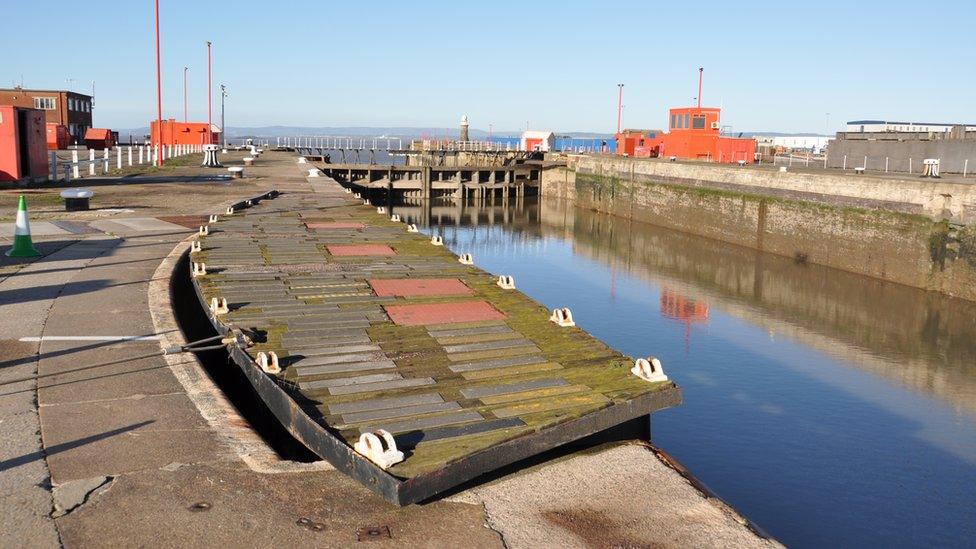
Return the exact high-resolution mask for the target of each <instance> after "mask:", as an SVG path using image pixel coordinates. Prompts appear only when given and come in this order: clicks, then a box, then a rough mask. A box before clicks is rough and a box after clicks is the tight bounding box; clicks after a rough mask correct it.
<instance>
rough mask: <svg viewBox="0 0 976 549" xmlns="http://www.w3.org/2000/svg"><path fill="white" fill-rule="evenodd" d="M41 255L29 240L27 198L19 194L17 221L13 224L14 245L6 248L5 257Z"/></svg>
mask: <svg viewBox="0 0 976 549" xmlns="http://www.w3.org/2000/svg"><path fill="white" fill-rule="evenodd" d="M38 255H41V252H38V251H37V249H36V248H34V243H33V242H32V241H31V235H30V222H29V221H28V220H27V200H26V199H25V198H24V195H20V201H19V202H18V203H17V222H16V223H15V224H14V245H13V247H12V248H10V249H9V250H7V257H35V256H38Z"/></svg>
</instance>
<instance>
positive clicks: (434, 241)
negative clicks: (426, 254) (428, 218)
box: [430, 234, 444, 246]
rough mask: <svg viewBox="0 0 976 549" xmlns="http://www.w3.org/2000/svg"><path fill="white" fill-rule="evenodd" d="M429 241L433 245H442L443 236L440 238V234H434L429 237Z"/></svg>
mask: <svg viewBox="0 0 976 549" xmlns="http://www.w3.org/2000/svg"><path fill="white" fill-rule="evenodd" d="M430 243H431V244H433V245H434V246H443V245H444V238H442V237H441V236H440V235H436V234H435V235H434V236H432V237H430Z"/></svg>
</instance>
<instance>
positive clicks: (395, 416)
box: [191, 178, 681, 504]
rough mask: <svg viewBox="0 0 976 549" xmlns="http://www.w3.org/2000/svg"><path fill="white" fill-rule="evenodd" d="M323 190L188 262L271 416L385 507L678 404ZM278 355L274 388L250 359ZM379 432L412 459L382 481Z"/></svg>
mask: <svg viewBox="0 0 976 549" xmlns="http://www.w3.org/2000/svg"><path fill="white" fill-rule="evenodd" d="M321 185H322V189H321V192H317V193H290V194H281V195H277V196H273V195H274V194H276V193H274V192H272V193H269V194H268V195H262V196H261V197H255V199H253V200H251V201H248V202H250V205H249V204H248V202H242V203H239V204H237V205H236V206H237V207H236V208H235V212H234V213H233V214H230V215H223V214H222V215H220V216H219V219H218V221H216V222H215V223H211V224H210V225H209V231H210V232H209V235H207V236H199V237H198V240H199V242H200V243H201V247H202V249H201V250H200V251H198V252H194V253H192V254H191V261H193V262H200V263H204V264H205V265H206V269H207V274H206V275H205V276H200V277H194V279H193V280H194V282H195V288H196V290H197V295H198V297H199V298H200V300H201V303H202V304H204V307H205V308H206V306H207V304H209V303H210V300H211V298H225V299H226V300H227V301H228V304H229V308H230V312H229V313H227V314H222V315H218V316H214V317H212V320H213V322H214V325H215V326H216V327H217V329H218V330H220V331H221V332H224V333H230V334H234V335H235V336H236V338H237V340H236V343H235V344H234V345H232V348H231V354H232V356H233V357H234V359H235V362H237V364H238V366H240V367H241V368H242V370H244V372H245V374H246V375H247V377H248V378H249V379H250V380H251V382H252V384H253V385H254V387H255V390H256V392H257V394H258V395H260V397H261V398H262V399H263V400H264V401H265V403H266V404H267V406H268V408H269V410H270V411H271V412H273V413H274V414H275V415H276V416H277V417H278V419H279V420H280V421H282V423H283V424H284V425H285V426H286V428H288V429H289V431H291V432H292V433H293V434H294V435H295V436H296V437H297V438H298V439H299V440H301V441H302V442H304V443H305V444H306V445H307V446H308V447H309V448H310V449H312V450H313V451H315V452H316V453H318V454H319V455H321V456H322V457H323V458H325V459H327V460H329V461H330V462H332V463H333V464H334V465H336V467H337V468H339V469H340V470H343V471H345V472H347V473H349V474H351V475H352V476H354V477H355V478H357V479H359V480H360V481H361V482H363V483H364V484H365V485H366V486H367V487H369V488H370V489H372V490H374V491H377V492H379V493H380V494H382V495H384V496H385V497H386V498H387V499H388V500H390V501H392V502H394V503H398V504H406V503H411V502H414V501H418V500H421V499H425V498H428V497H430V496H433V495H435V494H437V493H438V492H440V491H443V490H445V489H447V488H450V487H452V486H455V485H457V484H460V483H462V482H464V481H467V480H469V479H471V478H474V477H476V476H478V475H480V474H483V473H485V472H487V471H491V470H493V469H497V468H499V467H501V466H503V465H506V464H509V463H512V462H514V461H516V460H519V459H523V458H525V457H529V456H532V455H535V454H538V453H540V452H543V451H545V450H547V449H550V448H552V447H555V446H558V445H560V444H563V443H566V442H569V441H572V440H575V439H578V438H581V437H583V436H586V435H589V434H592V433H594V432H598V431H601V430H604V429H607V428H609V427H612V426H614V425H618V424H620V423H623V422H625V421H628V420H631V419H633V418H636V417H640V416H642V415H646V414H649V413H651V412H652V411H655V410H658V409H661V408H664V407H668V406H673V405H676V404H678V403H679V402H680V400H681V395H680V389H678V388H677V387H676V386H675V385H674V384H673V383H671V382H670V381H668V382H659V383H649V382H646V381H644V380H642V379H640V378H638V377H636V376H634V375H633V374H632V373H631V371H630V369H631V367H632V366H633V364H634V360H633V359H632V358H629V357H626V356H624V355H622V354H620V353H618V352H616V351H614V350H613V349H610V348H609V347H607V346H606V345H604V344H603V343H602V342H600V341H599V340H597V339H595V338H593V337H592V336H590V335H589V334H587V333H586V332H585V331H583V330H581V329H580V328H578V327H568V328H566V327H559V326H557V325H556V324H554V323H552V322H550V320H549V311H547V310H546V309H544V308H543V307H542V306H541V305H539V304H538V303H536V302H534V301H532V300H531V299H529V298H528V297H526V296H525V295H523V294H522V293H520V292H518V291H517V290H506V289H502V288H501V287H499V286H498V285H497V284H496V277H493V276H491V275H490V274H488V273H486V272H484V271H482V270H480V269H478V268H477V267H474V266H468V265H463V264H461V263H459V261H458V258H457V257H456V256H455V255H454V254H453V253H452V252H451V251H450V250H448V249H447V248H446V247H444V246H435V245H433V244H432V243H431V242H430V238H429V237H428V236H425V235H423V234H419V233H410V232H407V230H406V225H405V224H403V223H395V222H393V221H391V220H390V217H389V215H388V214H379V213H377V209H376V207H371V206H366V205H363V203H362V200H355V199H353V198H352V195H350V194H346V193H345V192H344V191H343V189H342V188H341V187H340V186H339V185H338V184H337V183H336V182H334V181H332V180H331V179H328V178H322V184H321ZM459 251H461V252H463V250H459ZM475 261H477V257H476V258H475ZM246 338H247V339H250V340H251V341H250V342H248V341H246ZM270 351H273V352H274V353H276V354H277V356H278V357H279V359H280V365H281V369H282V370H281V372H280V373H279V374H267V373H264V372H263V371H262V370H261V369H260V368H259V367H258V366H257V365H256V364H255V362H254V361H255V359H256V357H257V356H258V353H260V352H270ZM377 429H385V430H386V431H388V432H390V433H392V434H393V436H394V438H395V440H396V444H397V446H398V448H399V449H400V450H401V451H403V452H404V454H405V459H404V460H403V461H402V462H400V463H397V464H395V465H393V466H392V467H389V468H388V469H386V470H383V469H381V468H379V467H377V466H376V465H375V464H374V463H373V462H371V461H369V460H367V459H365V458H364V457H363V456H361V455H360V454H358V453H357V452H356V451H355V450H353V448H352V446H353V444H354V443H355V442H356V441H357V440H358V439H359V437H360V435H361V434H362V433H364V432H371V431H375V430H377Z"/></svg>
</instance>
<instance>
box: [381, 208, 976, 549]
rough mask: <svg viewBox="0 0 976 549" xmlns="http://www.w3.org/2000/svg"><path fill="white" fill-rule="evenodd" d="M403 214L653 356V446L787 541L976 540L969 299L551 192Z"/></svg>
mask: <svg viewBox="0 0 976 549" xmlns="http://www.w3.org/2000/svg"><path fill="white" fill-rule="evenodd" d="M396 211H397V212H399V213H400V214H401V215H406V216H407V217H408V218H410V219H411V220H412V221H414V222H420V223H421V224H424V225H428V226H429V228H428V229H427V230H428V231H431V232H435V233H438V234H441V235H442V236H443V237H444V241H445V243H447V244H448V245H449V246H450V247H451V248H452V249H454V250H455V251H456V252H459V253H460V252H471V253H473V254H474V257H475V262H476V264H477V265H479V266H480V267H482V268H484V269H486V270H488V271H490V272H492V273H496V274H510V275H513V276H514V277H515V280H516V284H517V286H518V288H519V289H520V290H522V291H523V292H525V293H527V294H528V295H530V296H532V297H533V298H535V299H536V300H538V301H540V302H542V303H544V304H545V305H546V306H548V307H550V308H552V307H556V306H568V307H570V308H571V309H572V311H573V316H574V317H575V319H576V321H577V323H578V324H579V325H580V326H581V327H583V328H584V329H586V330H588V331H589V332H591V333H592V334H594V335H595V336H597V337H599V338H601V339H603V340H604V341H606V342H607V343H609V344H610V345H611V346H613V347H615V348H617V349H619V350H620V351H622V352H624V353H627V354H630V355H632V356H645V355H648V354H653V355H656V356H658V357H660V358H661V359H662V361H663V363H664V367H665V372H666V373H667V374H668V375H669V376H670V377H671V378H672V379H674V380H675V381H676V382H677V383H678V384H679V385H681V386H682V387H683V389H684V404H682V405H681V406H680V407H678V408H675V409H672V410H666V411H663V412H660V413H658V414H655V415H654V420H653V438H654V442H655V444H657V445H658V446H660V447H662V448H664V449H665V450H667V451H668V452H670V453H672V454H673V455H675V456H676V457H677V458H678V459H679V460H680V461H681V462H682V463H683V464H685V465H686V466H687V467H689V469H691V471H693V472H694V473H695V475H696V476H698V477H699V478H700V479H701V480H702V481H703V482H704V483H705V484H707V485H708V486H709V487H710V488H711V489H712V490H714V491H715V492H716V493H717V494H718V495H719V496H721V497H722V498H723V499H725V500H726V501H727V502H729V503H730V504H732V505H733V506H734V507H736V508H737V509H738V510H739V511H741V512H742V513H743V514H745V515H746V516H748V517H749V518H750V519H752V520H753V521H755V522H756V523H757V524H759V525H760V526H761V527H762V528H763V529H765V530H766V531H767V532H769V533H770V534H771V535H772V536H774V537H776V538H777V539H779V540H781V541H783V542H784V543H786V544H787V545H791V546H797V547H824V546H848V547H860V546H865V545H869V544H870V545H878V546H882V547H894V546H903V547H907V546H956V547H958V546H973V545H976V306H974V304H971V303H967V302H963V301H958V300H952V299H948V298H945V297H941V296H938V295H934V294H930V293H926V292H921V291H917V290H913V289H911V288H906V287H901V286H895V285H892V284H885V283H882V282H880V281H876V280H872V279H869V278H866V277H860V276H857V275H852V274H848V273H843V272H839V271H834V270H830V269H826V268H821V267H818V266H814V265H798V264H795V263H794V262H793V261H791V260H789V259H785V258H780V257H776V256H771V255H767V254H761V253H757V252H754V251H751V250H747V249H742V248H737V247H734V246H730V245H727V244H722V243H718V242H714V241H710V240H706V239H701V238H697V237H693V236H690V235H686V234H682V233H676V232H672V231H668V230H666V229H661V228H657V227H654V226H651V225H645V224H640V223H634V222H629V221H627V220H624V219H620V218H614V217H611V216H606V215H601V214H596V213H593V212H588V211H582V210H578V209H575V208H572V207H571V206H567V205H566V204H564V203H561V202H558V201H547V202H545V204H539V203H538V202H535V201H532V200H531V199H526V201H525V203H524V204H521V205H518V206H516V205H514V204H513V205H510V206H508V207H502V206H497V207H492V208H481V209H478V208H475V207H473V206H467V207H464V208H462V207H460V206H459V204H458V203H457V202H454V203H452V202H442V203H438V202H435V203H434V205H433V206H432V207H431V209H430V212H427V213H425V212H423V210H422V208H421V207H419V206H410V205H403V206H399V207H397V209H396Z"/></svg>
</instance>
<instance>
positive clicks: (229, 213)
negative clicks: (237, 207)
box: [224, 206, 234, 215]
mask: <svg viewBox="0 0 976 549" xmlns="http://www.w3.org/2000/svg"><path fill="white" fill-rule="evenodd" d="M224 213H226V214H227V215H234V207H233V206H230V207H228V208H227V211H226V212H224Z"/></svg>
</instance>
